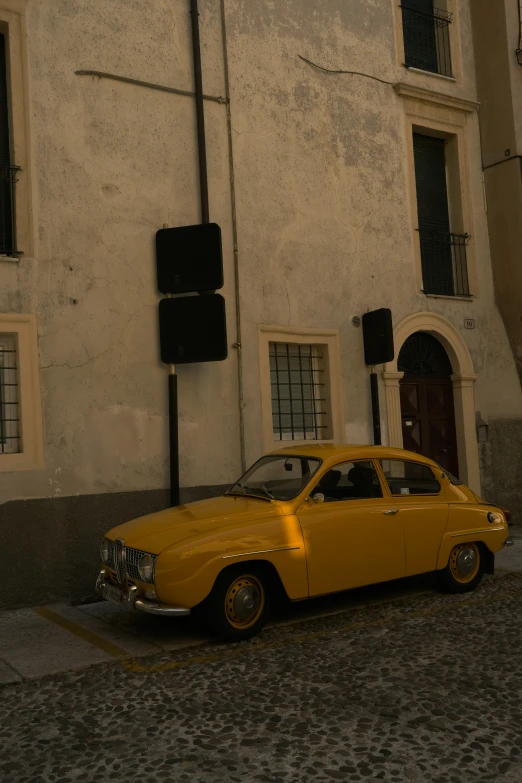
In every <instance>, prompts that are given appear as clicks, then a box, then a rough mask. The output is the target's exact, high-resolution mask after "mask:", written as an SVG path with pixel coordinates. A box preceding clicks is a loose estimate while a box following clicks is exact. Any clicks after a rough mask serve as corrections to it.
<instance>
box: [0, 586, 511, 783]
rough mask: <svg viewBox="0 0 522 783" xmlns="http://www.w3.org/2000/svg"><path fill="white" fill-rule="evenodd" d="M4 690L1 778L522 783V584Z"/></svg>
mask: <svg viewBox="0 0 522 783" xmlns="http://www.w3.org/2000/svg"><path fill="white" fill-rule="evenodd" d="M380 589H381V593H382V599H383V602H382V603H375V604H373V605H371V604H370V605H366V606H354V607H351V608H347V609H346V610H345V611H343V612H342V613H338V614H334V615H330V616H324V617H320V618H315V619H305V620H303V621H302V622H299V623H295V624H287V625H280V626H275V627H271V628H268V629H266V630H265V632H264V633H263V634H261V636H259V637H257V638H255V639H253V640H251V641H250V642H247V643H242V644H240V645H235V646H223V645H216V644H206V645H205V646H203V647H199V648H198V649H197V650H195V649H185V650H178V651H174V652H171V653H163V654H160V655H156V656H149V657H146V658H141V659H133V660H125V661H116V662H114V663H109V664H107V663H104V664H101V665H98V666H93V667H91V668H88V669H86V670H84V671H82V672H75V673H64V674H60V675H55V676H52V677H48V678H45V679H43V680H39V681H33V682H23V683H16V684H13V685H8V686H5V687H4V688H3V689H2V694H1V696H2V710H1V718H0V742H1V755H0V779H1V780H2V781H3V783H72V782H73V781H74V782H75V781H85V782H86V783H94V781H100V780H109V779H110V780H111V781H112V783H134V781H136V783H137V781H140V782H141V781H145V780H146V781H151V783H152V782H154V783H155V782H156V781H158V782H160V781H161V782H163V783H168V782H169V781H191V782H192V781H193V782H194V783H196V782H200V783H214V781H215V782H216V783H217V782H218V781H266V783H268V782H269V781H272V782H273V783H275V781H282V782H283V781H284V782H285V783H291V781H295V783H297V781H317V783H319V782H320V781H333V780H346V781H363V780H368V779H378V780H385V781H394V782H395V783H402V782H403V781H419V783H420V781H422V782H423V783H465V782H466V783H467V782H468V781H473V783H482V782H484V783H485V781H502V782H503V783H519V782H520V780H522V754H521V750H522V704H521V698H520V694H521V688H522V670H521V665H520V649H521V642H522V613H521V606H522V578H521V575H520V574H514V573H501V572H499V573H498V574H497V575H496V576H495V577H487V578H485V579H484V581H483V583H482V585H481V586H480V587H479V589H478V590H477V591H476V592H475V593H473V594H471V595H465V596H447V595H440V594H437V593H435V592H432V591H427V592H424V593H422V594H418V593H414V592H412V593H411V594H410V595H408V594H406V595H402V596H401V597H399V598H397V597H396V598H395V600H393V601H391V602H387V601H386V588H380Z"/></svg>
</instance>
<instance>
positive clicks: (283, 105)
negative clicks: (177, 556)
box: [0, 0, 522, 606]
mask: <svg viewBox="0 0 522 783" xmlns="http://www.w3.org/2000/svg"><path fill="white" fill-rule="evenodd" d="M474 2H476V0H473V2H471V0H462V1H461V2H458V3H457V2H456V0H447V1H446V2H442V3H440V4H439V5H442V6H443V8H442V10H435V9H434V8H433V3H431V4H430V2H428V0H408V2H407V3H405V4H404V5H405V6H406V7H401V6H400V5H399V4H397V3H396V2H395V0H378V1H377V0H371V1H369V0H282V1H281V2H274V1H273V0H248V2H243V1H242V0H200V26H201V41H202V56H203V79H204V92H205V95H206V99H205V118H206V126H207V151H208V168H209V190H210V208H211V220H212V221H214V222H216V223H218V224H219V225H220V226H221V229H222V233H223V244H224V263H225V287H224V289H223V291H222V293H223V295H224V296H225V299H226V303H227V318H228V341H229V358H228V359H227V360H226V361H224V362H220V363H213V364H199V365H185V366H179V367H178V368H177V372H178V383H179V394H180V415H179V429H180V464H181V483H182V487H183V491H182V499H183V500H184V501H187V500H190V499H193V498H196V497H201V496H204V495H208V494H213V493H215V492H219V491H221V489H222V488H223V487H225V486H227V485H228V484H229V483H231V482H232V481H233V480H234V479H236V478H237V477H238V475H239V474H240V473H241V472H242V470H243V469H244V467H245V466H246V465H248V464H249V463H252V462H253V461H254V460H255V459H257V458H258V457H259V456H260V455H261V454H262V453H263V452H265V451H266V450H268V449H271V448H273V447H274V445H275V446H277V445H278V444H280V443H281V440H285V441H286V440H292V439H293V440H300V439H301V440H302V439H320V440H321V439H322V440H335V441H340V442H350V443H369V442H372V425H371V422H372V418H371V408H370V395H369V375H368V372H369V369H368V367H366V365H365V363H364V355H363V340H362V331H361V328H360V325H359V323H360V318H361V316H362V315H363V314H364V313H365V312H367V311H368V310H374V309H378V308H382V307H385V308H390V309H391V312H392V315H393V325H394V338H395V349H396V351H395V354H396V356H395V359H394V360H393V361H392V362H390V363H388V364H387V365H385V366H379V367H378V368H377V370H378V373H379V386H380V402H381V416H382V429H383V442H384V443H388V444H390V445H395V446H402V445H403V444H404V445H408V446H409V447H411V448H413V447H415V446H418V448H419V449H420V450H424V451H426V450H428V451H429V452H430V453H431V454H436V455H438V456H440V459H441V460H442V461H443V460H444V459H446V457H444V454H447V455H449V456H447V460H452V463H451V464H455V465H456V466H457V469H458V471H459V473H460V475H461V477H462V478H463V480H465V481H467V482H468V483H469V484H470V485H471V487H472V488H473V489H474V490H476V491H477V492H482V494H484V495H486V496H487V497H491V498H492V499H495V500H496V501H497V502H499V503H503V504H505V505H507V506H508V507H509V506H510V507H511V508H512V510H513V511H514V512H515V514H516V513H517V512H518V513H519V514H520V512H521V511H522V490H521V489H520V481H519V476H520V470H521V468H522V391H521V386H520V381H519V377H518V375H517V367H516V362H515V359H514V354H513V346H514V342H513V336H512V334H511V333H510V335H509V337H508V334H507V333H506V326H507V327H508V329H509V328H510V324H514V323H515V321H516V318H514V316H513V318H512V320H510V318H511V316H509V315H508V316H506V312H505V311H504V305H503V301H504V295H506V296H510V297H511V299H510V302H512V303H511V304H510V305H509V308H510V312H512V311H513V312H514V311H515V309H516V307H515V304H513V301H514V298H516V296H517V295H518V297H519V298H518V302H520V293H519V292H520V287H518V291H514V290H512V291H511V292H509V291H508V292H507V294H505V288H502V285H500V287H499V284H498V283H497V296H496V297H495V290H494V285H493V268H495V270H497V269H498V268H499V266H500V267H501V266H502V254H503V252H504V251H503V249H502V245H501V240H500V239H499V240H498V242H499V243H500V244H498V245H496V244H495V242H493V245H492V247H493V251H494V253H495V252H496V253H498V254H499V257H498V258H496V259H495V258H494V259H493V260H494V266H492V258H491V253H490V241H489V237H490V235H491V236H492V237H497V236H498V234H499V230H498V229H497V228H496V227H495V222H494V212H495V208H494V206H493V207H492V205H491V200H492V199H491V198H489V199H488V202H489V203H488V205H487V202H486V198H485V187H484V176H483V170H482V156H481V140H480V127H479V100H480V95H479V88H480V90H482V91H483V90H487V87H484V86H483V84H484V77H483V74H482V73H481V69H480V62H481V61H480V57H482V54H481V53H480V52H477V49H476V46H477V44H476V41H477V36H478V37H480V35H481V29H480V25H479V26H478V27H477V25H475V27H473V26H472V18H471V7H472V6H473V3H474ZM506 2H507V0H506ZM481 6H482V7H483V13H484V15H485V16H486V17H487V14H488V13H489V11H488V9H489V7H490V6H491V4H490V3H482V4H481ZM0 26H1V27H0V32H1V33H2V36H3V43H4V50H3V51H4V54H3V55H2V56H3V58H4V64H3V67H4V74H5V76H4V81H5V88H4V96H3V98H2V99H1V100H2V101H3V103H2V105H1V106H0V112H2V113H3V118H4V119H5V118H6V117H7V123H5V122H4V125H5V127H6V128H7V131H8V132H6V134H5V137H4V140H3V142H2V143H3V148H2V166H3V168H4V189H3V190H2V196H3V201H2V204H3V207H2V209H3V226H4V228H3V234H2V242H3V243H4V246H3V255H2V256H0V280H1V285H0V357H1V361H2V367H1V368H0V372H1V384H2V386H3V392H2V393H3V402H2V411H3V413H2V418H3V424H2V427H3V429H2V431H1V432H0V443H1V444H2V445H0V542H1V543H0V547H1V550H2V553H3V556H4V560H5V563H6V564H7V589H6V590H4V591H3V595H2V597H1V598H0V602H1V603H3V604H4V605H6V606H18V605H23V604H26V605H29V604H34V603H36V602H39V601H44V600H48V599H51V598H53V597H56V596H62V595H64V596H66V595H73V596H79V595H84V594H87V593H89V592H92V588H91V580H92V578H93V576H94V575H95V573H96V567H97V545H98V540H99V537H100V536H101V534H102V533H103V532H104V531H105V530H107V529H108V528H110V527H111V526H113V525H114V524H116V523H117V522H119V521H123V520H125V519H128V518H132V517H133V516H137V515H139V514H143V513H147V512H149V511H152V510H156V509H158V508H161V507H164V506H166V505H168V492H167V486H168V437H167V409H168V405H167V377H166V372H167V370H166V368H165V367H164V366H163V365H162V364H161V362H160V359H159V346H158V328H157V308H158V302H159V299H160V295H159V293H158V291H157V288H156V271H155V258H154V236H155V232H156V231H157V230H158V229H159V228H161V227H162V226H164V225H169V226H178V225H190V224H194V223H197V222H198V221H199V219H200V213H199V195H198V164H197V161H198V158H197V143H196V119H195V106H194V100H193V98H192V97H191V95H190V93H191V92H192V91H193V73H192V45H191V35H190V15H189V2H188V0H168V1H167V0H155V2H154V3H153V4H152V3H149V2H145V0H112V2H110V3H109V2H107V0H95V2H86V1H84V0H79V2H74V3H71V2H70V1H69V0H52V2H51V0H0ZM474 34H475V37H474ZM508 48H509V47H508ZM511 55H513V56H514V53H512V52H511V50H510V51H509V52H506V57H508V56H510V57H511ZM510 68H511V70H514V71H516V69H515V68H514V66H512V65H510ZM476 74H478V77H477V75H476ZM517 74H518V76H520V72H517ZM183 92H185V93H189V94H182V93H183ZM517 100H518V101H520V100H522V99H521V97H520V94H519V95H518V97H517ZM517 111H518V109H517ZM2 121H3V120H2ZM517 122H518V125H520V116H518V120H517ZM490 123H491V125H492V126H493V125H494V118H491V120H490ZM518 125H517V127H518ZM2 127H3V126H2ZM0 131H2V128H0ZM492 133H493V131H492ZM487 143H489V142H487ZM503 144H504V141H502V145H503ZM506 144H507V142H506ZM510 144H511V147H512V148H513V149H515V144H514V142H513V144H512V143H511V141H510ZM495 149H496V148H495ZM516 149H518V147H517V148H516ZM15 167H16V168H15ZM488 176H489V175H488ZM14 179H16V180H17V182H16V184H11V181H10V180H14ZM488 187H489V188H490V187H491V183H490V182H489V183H488V179H487V178H486V189H487V188H488ZM495 198H496V196H495V193H494V191H493V202H494V201H495ZM9 209H10V210H11V211H9ZM487 209H489V213H488V212H487ZM488 214H489V217H490V225H489V231H488ZM10 226H11V228H10ZM500 233H501V232H500ZM513 328H514V326H513ZM510 339H511V344H510ZM515 350H516V347H515ZM288 362H290V363H291V365H292V368H293V372H294V373H297V375H296V376H295V378H297V381H296V384H297V385H298V386H300V388H301V390H300V391H299V390H296V391H295V394H294V397H293V399H292V400H290V401H288V400H287V399H286V398H285V392H284V388H285V378H286V379H287V378H288V375H285V372H286V367H287V366H288ZM282 389H283V391H281V390H282ZM287 392H288V387H287ZM8 394H9V395H11V396H9V397H8V396H7V395H8Z"/></svg>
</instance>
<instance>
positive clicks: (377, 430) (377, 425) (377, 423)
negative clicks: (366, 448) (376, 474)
mask: <svg viewBox="0 0 522 783" xmlns="http://www.w3.org/2000/svg"><path fill="white" fill-rule="evenodd" d="M370 390H371V395H372V419H373V442H374V444H375V446H380V445H381V442H382V441H381V412H380V408H379V383H378V380H377V373H376V372H375V367H372V372H371V373H370Z"/></svg>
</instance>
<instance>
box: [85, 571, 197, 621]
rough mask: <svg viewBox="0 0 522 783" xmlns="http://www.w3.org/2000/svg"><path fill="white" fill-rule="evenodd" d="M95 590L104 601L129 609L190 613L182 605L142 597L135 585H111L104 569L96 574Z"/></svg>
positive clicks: (167, 614) (176, 614)
mask: <svg viewBox="0 0 522 783" xmlns="http://www.w3.org/2000/svg"><path fill="white" fill-rule="evenodd" d="M96 592H97V593H99V594H100V595H101V596H102V598H104V599H105V600H106V601H113V602H114V603H118V604H120V605H121V606H123V607H124V608H125V609H128V610H129V611H133V610H134V609H137V610H138V611H140V612H146V613H147V614H156V615H161V616H162V617H184V616H186V615H188V614H190V609H186V608H185V607H183V606H171V605H170V604H160V603H157V602H156V601H149V600H147V599H146V598H143V596H140V593H139V591H138V588H137V587H136V586H135V585H131V586H130V587H128V588H125V587H123V586H116V585H113V584H112V583H111V581H110V579H109V574H108V573H107V571H105V570H104V569H102V570H101V571H100V573H99V574H98V579H97V580H96Z"/></svg>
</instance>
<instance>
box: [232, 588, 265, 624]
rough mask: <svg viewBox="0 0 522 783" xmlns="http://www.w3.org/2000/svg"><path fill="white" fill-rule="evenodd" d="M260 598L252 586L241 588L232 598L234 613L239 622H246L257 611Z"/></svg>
mask: <svg viewBox="0 0 522 783" xmlns="http://www.w3.org/2000/svg"><path fill="white" fill-rule="evenodd" d="M259 600H260V596H259V593H258V591H257V590H256V588H255V587H253V586H252V585H245V587H241V588H240V589H239V590H238V591H237V593H236V594H235V596H234V613H235V614H236V616H237V617H239V619H240V620H248V619H249V618H250V617H253V616H254V615H255V613H256V612H257V610H258V609H259Z"/></svg>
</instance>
